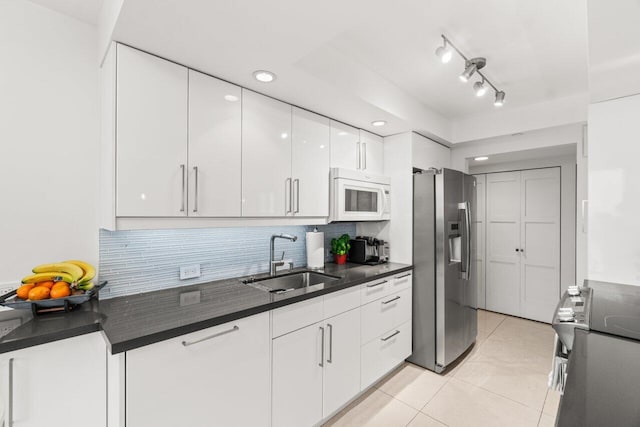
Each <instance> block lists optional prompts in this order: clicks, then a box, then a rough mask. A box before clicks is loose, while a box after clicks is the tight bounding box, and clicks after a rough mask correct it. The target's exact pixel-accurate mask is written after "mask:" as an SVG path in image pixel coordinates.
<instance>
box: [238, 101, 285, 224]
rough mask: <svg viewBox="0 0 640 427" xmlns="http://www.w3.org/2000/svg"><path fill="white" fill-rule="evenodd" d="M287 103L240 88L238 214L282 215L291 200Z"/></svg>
mask: <svg viewBox="0 0 640 427" xmlns="http://www.w3.org/2000/svg"><path fill="white" fill-rule="evenodd" d="M292 187H293V183H292V180H291V106H290V105H289V104H285V103H284V102H280V101H276V100H275V99H272V98H269V97H266V96H263V95H260V94H257V93H255V92H251V91H249V90H245V89H243V90H242V216H254V217H255V216H284V215H288V214H291V213H292V212H293V206H292V205H293V203H292V202H291V189H292Z"/></svg>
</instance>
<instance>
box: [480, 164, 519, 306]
mask: <svg viewBox="0 0 640 427" xmlns="http://www.w3.org/2000/svg"><path fill="white" fill-rule="evenodd" d="M486 186H487V188H486V191H487V253H486V256H487V264H486V265H487V273H486V303H485V304H486V307H487V310H491V311H497V312H499V313H505V314H511V315H514V316H520V172H502V173H492V174H488V175H487V183H486ZM516 249H517V251H516Z"/></svg>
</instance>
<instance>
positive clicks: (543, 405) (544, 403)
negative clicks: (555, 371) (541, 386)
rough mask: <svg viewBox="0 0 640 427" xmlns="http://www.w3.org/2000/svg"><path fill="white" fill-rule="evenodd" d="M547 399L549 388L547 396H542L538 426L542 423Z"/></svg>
mask: <svg viewBox="0 0 640 427" xmlns="http://www.w3.org/2000/svg"><path fill="white" fill-rule="evenodd" d="M548 398H549V388H548V387H547V394H545V395H544V402H542V410H541V411H540V416H539V417H538V426H539V425H540V422H541V421H542V415H543V414H544V407H545V406H547V399H548Z"/></svg>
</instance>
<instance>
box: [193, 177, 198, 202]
mask: <svg viewBox="0 0 640 427" xmlns="http://www.w3.org/2000/svg"><path fill="white" fill-rule="evenodd" d="M193 172H194V174H195V176H196V184H195V189H194V192H195V194H196V197H195V200H194V201H193V211H194V212H198V167H197V166H194V167H193Z"/></svg>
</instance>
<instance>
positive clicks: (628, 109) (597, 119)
mask: <svg viewBox="0 0 640 427" xmlns="http://www.w3.org/2000/svg"><path fill="white" fill-rule="evenodd" d="M639 119H640V95H635V96H629V97H625V98H620V99H615V100H612V101H605V102H600V103H597V104H591V105H590V106H589V140H588V144H589V158H588V163H589V208H588V211H589V214H588V223H587V227H588V232H587V236H588V249H589V251H588V260H589V262H588V266H589V273H588V277H589V279H592V280H603V281H609V282H618V283H628V284H632V285H640V197H639V195H640V184H639V183H640V168H639V167H638V157H639V156H640V143H639V142H640V120H639Z"/></svg>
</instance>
